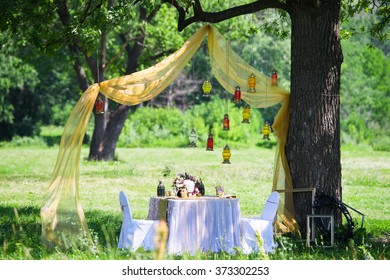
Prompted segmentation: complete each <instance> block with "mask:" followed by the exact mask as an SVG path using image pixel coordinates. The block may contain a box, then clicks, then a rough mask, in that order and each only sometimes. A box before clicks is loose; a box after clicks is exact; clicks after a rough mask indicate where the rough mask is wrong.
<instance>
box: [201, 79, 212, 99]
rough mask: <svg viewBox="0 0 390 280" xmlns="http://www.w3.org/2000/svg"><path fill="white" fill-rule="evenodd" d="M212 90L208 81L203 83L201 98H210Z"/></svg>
mask: <svg viewBox="0 0 390 280" xmlns="http://www.w3.org/2000/svg"><path fill="white" fill-rule="evenodd" d="M212 88H213V87H212V85H211V83H210V81H208V80H207V81H204V83H203V85H202V90H203V97H210V94H211V90H212Z"/></svg>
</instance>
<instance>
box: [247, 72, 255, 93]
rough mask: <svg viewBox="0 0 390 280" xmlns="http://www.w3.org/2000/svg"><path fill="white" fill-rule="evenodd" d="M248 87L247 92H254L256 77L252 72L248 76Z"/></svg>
mask: <svg viewBox="0 0 390 280" xmlns="http://www.w3.org/2000/svg"><path fill="white" fill-rule="evenodd" d="M248 87H249V89H248V92H256V77H255V74H253V73H252V74H251V75H250V76H249V78H248Z"/></svg>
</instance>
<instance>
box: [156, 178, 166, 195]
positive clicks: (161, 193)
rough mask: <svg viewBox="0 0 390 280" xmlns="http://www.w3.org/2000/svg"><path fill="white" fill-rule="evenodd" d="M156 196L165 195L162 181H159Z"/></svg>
mask: <svg viewBox="0 0 390 280" xmlns="http://www.w3.org/2000/svg"><path fill="white" fill-rule="evenodd" d="M157 196H159V197H162V196H165V186H164V185H163V183H162V181H160V182H159V184H158V186H157Z"/></svg>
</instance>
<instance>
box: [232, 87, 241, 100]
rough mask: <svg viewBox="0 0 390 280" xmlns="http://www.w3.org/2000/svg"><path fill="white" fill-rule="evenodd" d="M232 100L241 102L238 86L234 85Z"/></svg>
mask: <svg viewBox="0 0 390 280" xmlns="http://www.w3.org/2000/svg"><path fill="white" fill-rule="evenodd" d="M233 102H234V103H235V104H240V103H241V89H240V87H239V86H236V87H235V91H234V96H233Z"/></svg>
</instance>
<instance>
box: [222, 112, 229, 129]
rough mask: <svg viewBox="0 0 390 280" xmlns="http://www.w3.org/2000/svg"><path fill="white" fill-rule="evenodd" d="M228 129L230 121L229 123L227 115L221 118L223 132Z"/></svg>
mask: <svg viewBox="0 0 390 280" xmlns="http://www.w3.org/2000/svg"><path fill="white" fill-rule="evenodd" d="M229 129H230V121H229V115H228V114H225V116H224V117H223V130H229Z"/></svg>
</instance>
